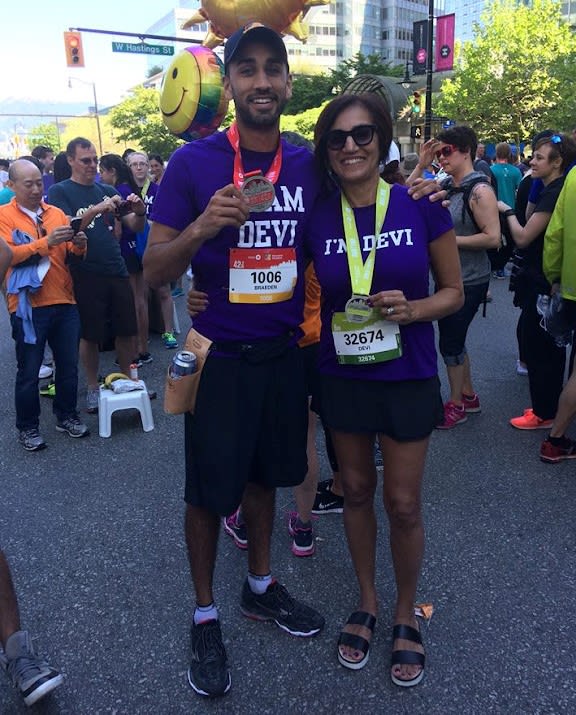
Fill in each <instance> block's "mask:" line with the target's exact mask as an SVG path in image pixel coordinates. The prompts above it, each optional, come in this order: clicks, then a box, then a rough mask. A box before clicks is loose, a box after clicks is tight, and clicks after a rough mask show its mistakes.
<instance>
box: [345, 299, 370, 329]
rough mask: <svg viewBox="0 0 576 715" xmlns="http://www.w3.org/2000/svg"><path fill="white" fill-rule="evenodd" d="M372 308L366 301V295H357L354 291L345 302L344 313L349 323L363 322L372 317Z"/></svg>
mask: <svg viewBox="0 0 576 715" xmlns="http://www.w3.org/2000/svg"><path fill="white" fill-rule="evenodd" d="M372 311H373V308H372V306H371V305H370V303H369V302H368V296H367V295H357V294H356V293H354V294H353V295H352V297H351V298H350V299H349V300H348V301H347V302H346V305H345V307H344V314H345V315H346V320H348V321H350V322H351V323H365V322H366V321H367V320H369V319H370V318H371V317H372Z"/></svg>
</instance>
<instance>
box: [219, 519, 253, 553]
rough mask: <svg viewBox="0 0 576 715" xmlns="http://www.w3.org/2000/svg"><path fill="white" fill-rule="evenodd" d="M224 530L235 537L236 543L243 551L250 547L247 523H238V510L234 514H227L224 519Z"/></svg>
mask: <svg viewBox="0 0 576 715" xmlns="http://www.w3.org/2000/svg"><path fill="white" fill-rule="evenodd" d="M222 523H223V526H224V531H225V532H226V533H227V534H228V536H231V537H232V538H233V539H234V543H235V544H236V546H237V547H238V548H239V549H242V551H246V549H247V548H248V534H247V532H246V524H244V523H242V524H239V523H238V510H236V511H235V512H234V513H233V514H232V516H226V517H224V519H222Z"/></svg>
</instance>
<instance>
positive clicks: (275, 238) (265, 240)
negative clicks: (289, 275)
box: [237, 219, 298, 248]
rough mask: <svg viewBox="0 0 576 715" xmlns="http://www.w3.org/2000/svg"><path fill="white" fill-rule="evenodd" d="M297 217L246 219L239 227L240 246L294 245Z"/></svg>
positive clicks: (268, 246) (279, 246) (273, 246)
mask: <svg viewBox="0 0 576 715" xmlns="http://www.w3.org/2000/svg"><path fill="white" fill-rule="evenodd" d="M297 226H298V220H297V219H273V220H272V221H270V220H260V221H246V223H245V224H244V225H243V226H240V228H239V229H238V244H237V245H238V248H282V247H287V246H293V245H294V240H295V238H296V227H297Z"/></svg>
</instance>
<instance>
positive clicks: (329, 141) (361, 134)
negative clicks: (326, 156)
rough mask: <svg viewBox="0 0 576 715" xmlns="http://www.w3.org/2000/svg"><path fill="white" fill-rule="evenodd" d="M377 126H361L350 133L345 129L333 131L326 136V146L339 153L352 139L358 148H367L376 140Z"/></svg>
mask: <svg viewBox="0 0 576 715" xmlns="http://www.w3.org/2000/svg"><path fill="white" fill-rule="evenodd" d="M375 131H376V126H375V125H374V124H359V125H358V126H357V127H354V129H351V130H350V131H349V132H345V131H344V130H343V129H331V130H330V131H329V132H328V134H327V135H326V146H327V147H328V149H332V150H333V151H338V150H340V149H342V148H343V147H344V145H345V144H346V142H347V140H348V137H352V139H353V141H354V144H356V146H366V145H367V144H370V142H371V141H372V139H374V132H375Z"/></svg>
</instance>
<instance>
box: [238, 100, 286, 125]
mask: <svg viewBox="0 0 576 715" xmlns="http://www.w3.org/2000/svg"><path fill="white" fill-rule="evenodd" d="M287 103H288V100H287V99H284V100H282V101H280V100H278V102H277V105H276V110H275V111H274V112H272V113H265V112H263V113H261V114H259V113H257V112H254V113H253V112H251V111H250V108H249V105H240V104H237V105H236V116H237V117H238V118H239V119H240V120H241V122H242V124H243V125H244V126H246V127H253V128H255V129H258V128H262V127H273V126H275V125H276V124H277V123H278V119H279V118H280V115H281V114H282V112H283V111H284V107H285V106H286V104H287Z"/></svg>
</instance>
